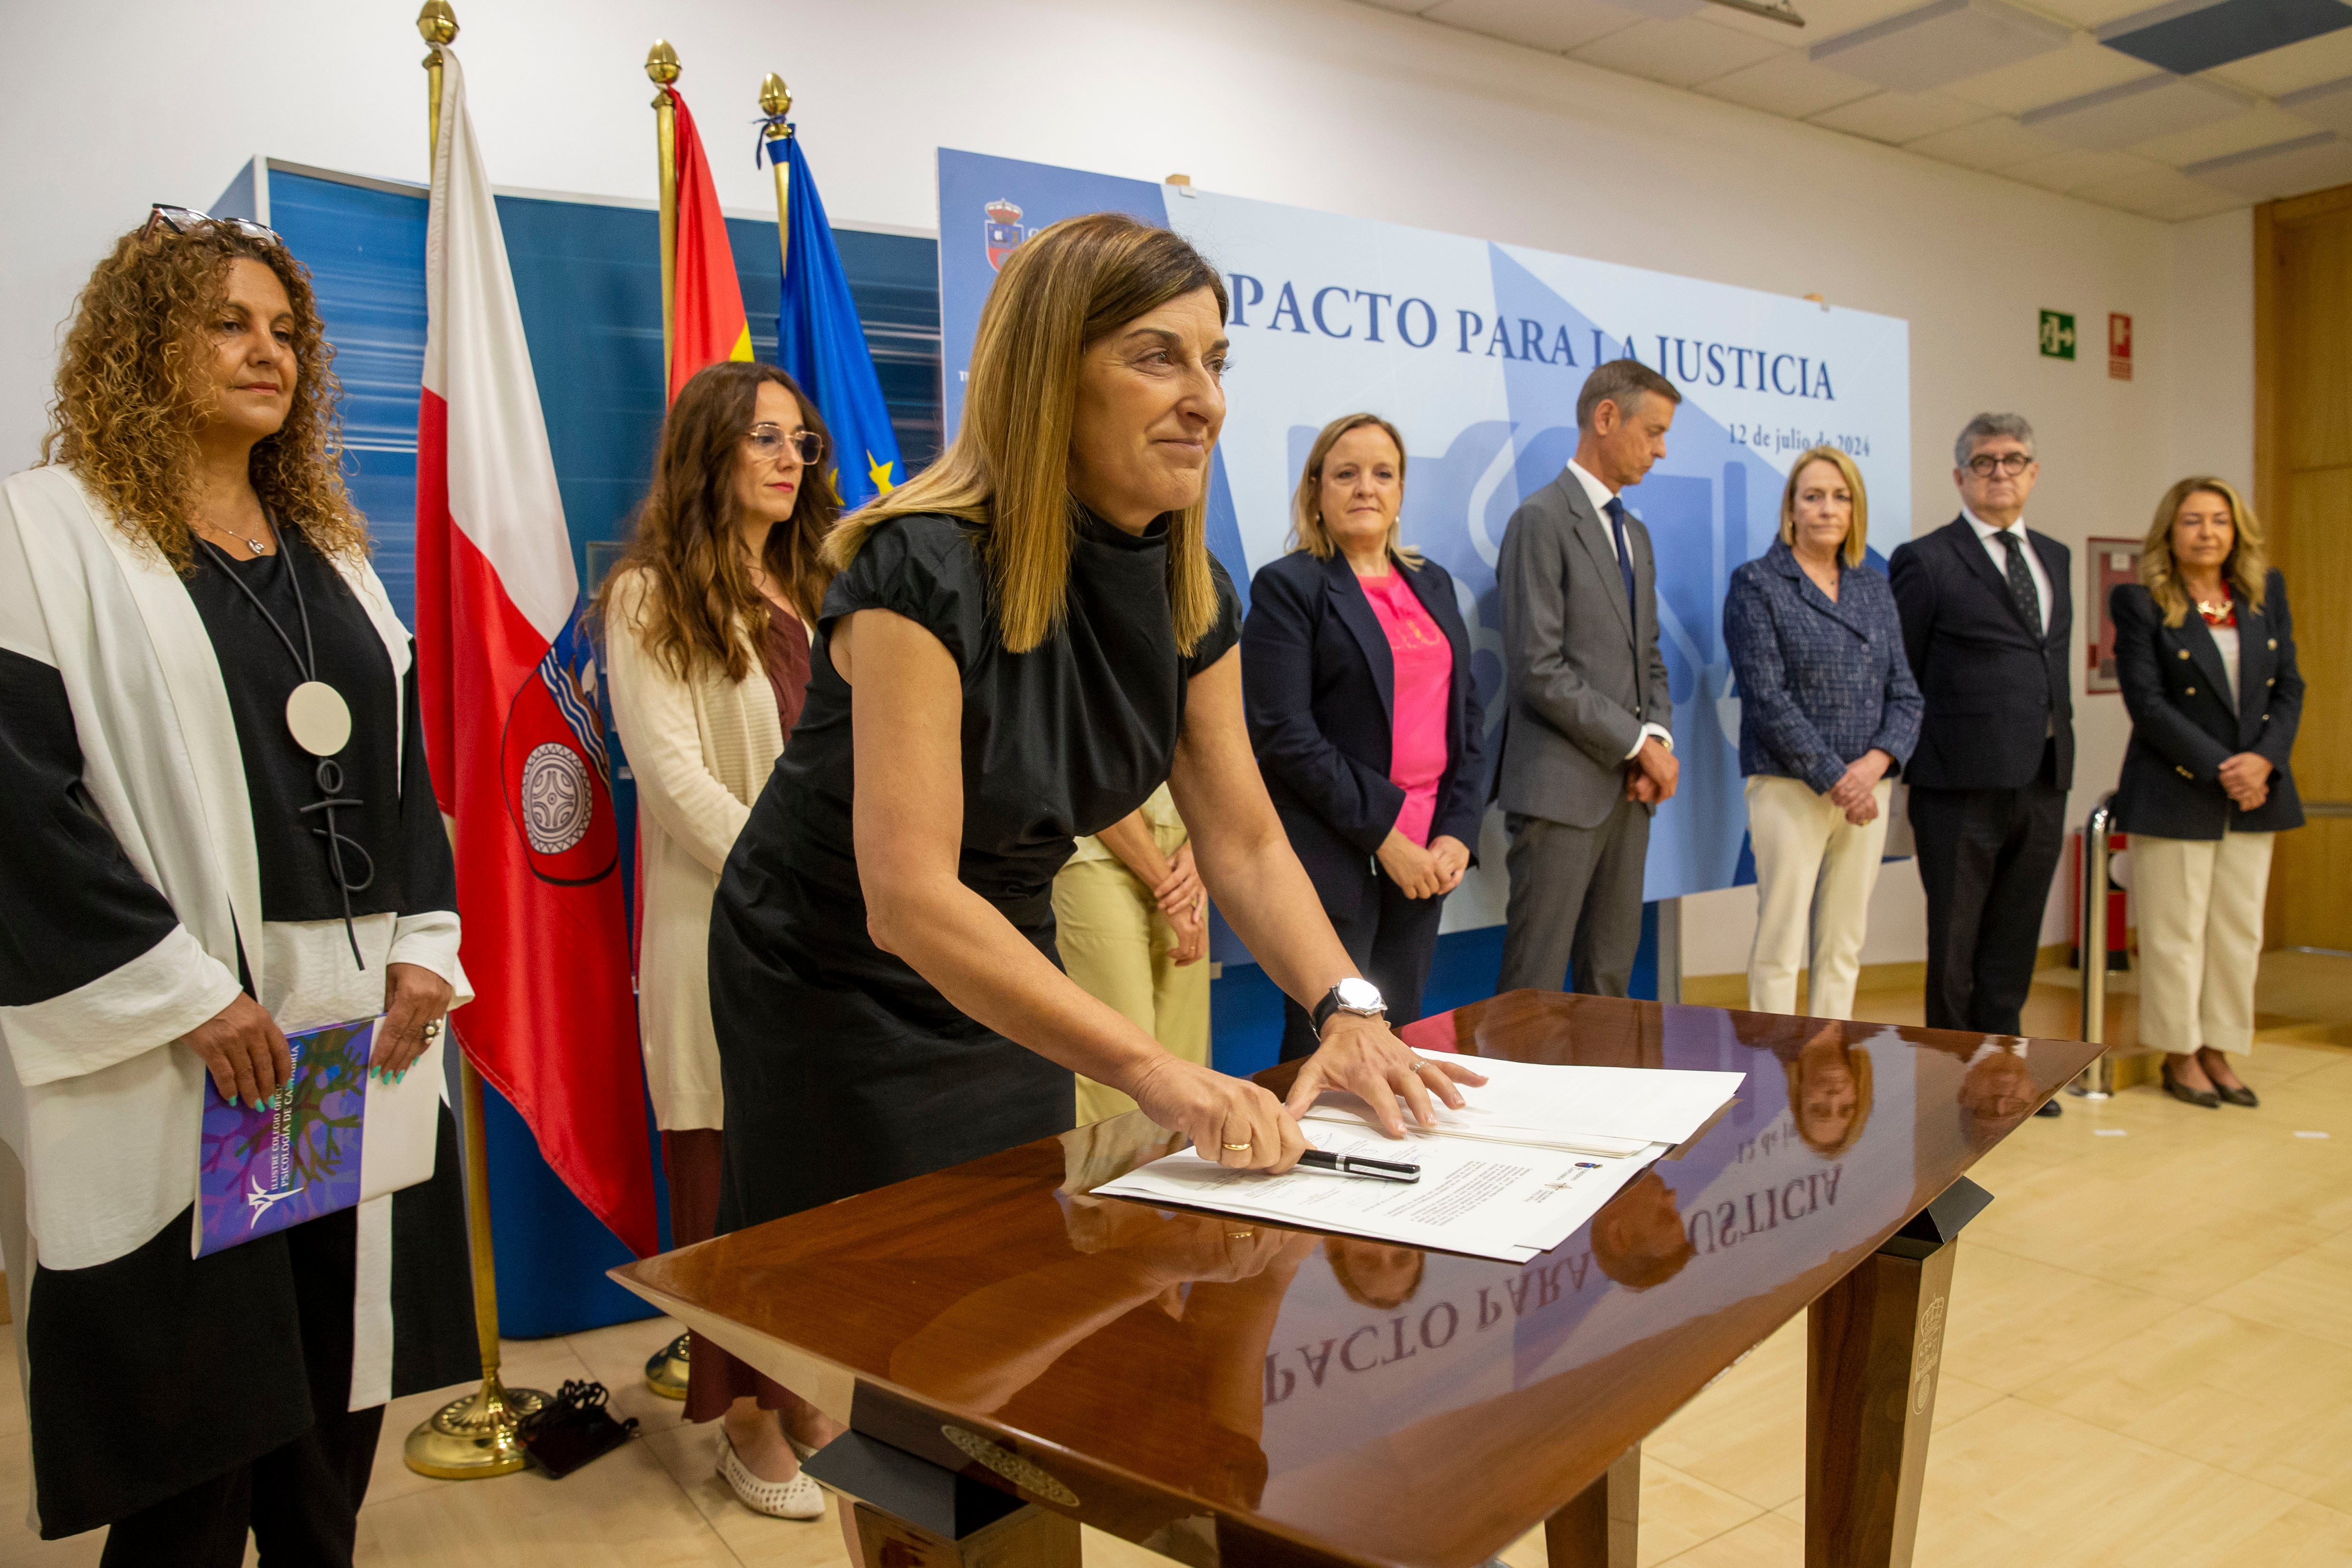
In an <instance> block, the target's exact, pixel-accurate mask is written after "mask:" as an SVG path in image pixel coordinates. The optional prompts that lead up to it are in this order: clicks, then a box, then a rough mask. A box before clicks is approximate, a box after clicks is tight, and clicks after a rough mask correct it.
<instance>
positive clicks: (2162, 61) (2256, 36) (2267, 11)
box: [2099, 0, 2352, 76]
mask: <svg viewBox="0 0 2352 1568" xmlns="http://www.w3.org/2000/svg"><path fill="white" fill-rule="evenodd" d="M2347 27H2352V6H2347V5H2342V4H2340V3H2339V0H2169V3H2168V4H2166V5H2158V6H2157V7H2156V8H2154V9H2153V10H2148V11H2143V12H2140V13H2139V14H2138V15H2137V16H2124V17H2120V18H2118V19H2116V21H2113V22H2109V23H2108V24H2107V25H2106V26H2103V27H2101V28H2100V29H2099V42H2101V43H2103V44H2105V46H2106V47H2109V48H2111V49H2116V50H2119V51H2121V52H2122V53H2124V54H2126V55H2129V56H2131V57H2132V58H2134V59H2140V60H2146V61H2147V63H2148V64H2149V65H2152V66H2155V67H2157V68H2159V69H2162V70H2168V71H2172V72H2174V73H2176V74H2178V75H2180V76H2189V75H2191V74H2193V73H2194V72H2197V71H2201V70H2210V69H2211V68H2213V67H2215V66H2222V65H2228V64H2229V63H2230V62H2231V60H2242V59H2244V58H2247V57H2248V56H2249V55H2259V54H2266V53H2268V52H2269V51H2270V50H2272V49H2281V48H2285V47H2288V46H2289V45H2291V44H2299V43H2302V42H2303V41H2305V39H2308V38H2316V37H2324V36H2326V34H2329V33H2335V32H2340V31H2342V30H2343V29H2345V28H2347Z"/></svg>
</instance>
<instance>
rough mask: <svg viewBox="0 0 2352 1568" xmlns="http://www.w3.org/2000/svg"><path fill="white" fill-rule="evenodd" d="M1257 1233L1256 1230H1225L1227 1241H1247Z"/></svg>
mask: <svg viewBox="0 0 2352 1568" xmlns="http://www.w3.org/2000/svg"><path fill="white" fill-rule="evenodd" d="M1256 1234H1257V1232H1255V1231H1254V1230H1229V1231H1227V1232H1225V1239H1226V1240H1227V1241H1247V1240H1248V1239H1249V1238H1250V1237H1254V1236H1255V1235H1256Z"/></svg>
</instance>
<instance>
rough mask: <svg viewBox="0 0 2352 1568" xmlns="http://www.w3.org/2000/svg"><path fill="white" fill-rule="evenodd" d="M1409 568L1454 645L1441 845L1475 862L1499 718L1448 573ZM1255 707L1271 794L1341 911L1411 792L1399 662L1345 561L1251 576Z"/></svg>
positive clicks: (1276, 565) (1248, 671)
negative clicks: (1402, 766)
mask: <svg viewBox="0 0 2352 1568" xmlns="http://www.w3.org/2000/svg"><path fill="white" fill-rule="evenodd" d="M1397 570H1398V571H1400V572H1402V573H1403V574H1404V580H1405V582H1406V583H1407V584H1410V585H1411V586H1412V591H1413V595H1414V596H1415V597H1417V598H1419V599H1420V600H1421V603H1422V606H1423V608H1424V609H1426V610H1427V611H1428V612H1429V615H1430V618H1431V619H1432V620H1433V621H1435V622H1436V623H1437V626H1438V629H1439V630H1441V631H1443V632H1444V634H1445V640H1446V641H1447V642H1448V643H1450V644H1452V645H1453V647H1454V689H1453V695H1452V698H1451V700H1450V701H1449V702H1448V704H1447V707H1446V715H1445V746H1446V759H1447V760H1446V768H1445V776H1444V778H1443V779H1441V780H1440V781H1439V782H1438V786H1437V809H1436V812H1435V814H1434V815H1433V816H1432V817H1431V819H1430V827H1429V832H1430V837H1433V838H1434V837H1437V836H1438V835H1440V834H1450V835H1452V836H1453V837H1455V838H1458V839H1460V840H1461V841H1462V843H1463V845H1464V846H1465V847H1467V848H1468V849H1469V850H1470V852H1471V856H1472V858H1473V860H1474V862H1475V858H1476V856H1477V849H1478V824H1479V821H1480V819H1481V818H1482V817H1484V816H1485V815H1486V752H1485V732H1486V714H1485V712H1484V710H1482V709H1481V708H1480V707H1479V704H1478V684H1477V681H1476V679H1475V677H1474V676H1473V674H1472V671H1471V668H1470V634H1469V632H1468V630H1467V628H1465V626H1463V624H1462V612H1461V610H1460V609H1459V608H1458V607H1457V606H1456V605H1455V604H1454V578H1453V577H1452V575H1451V574H1448V573H1447V572H1446V570H1445V568H1444V567H1443V566H1440V565H1439V564H1438V563H1436V562H1434V561H1426V562H1423V563H1422V565H1421V568H1420V569H1419V570H1418V571H1414V570H1411V569H1408V568H1406V567H1405V566H1403V565H1402V564H1399V565H1398V567H1397ZM1242 701H1243V705H1244V711H1245V712H1246V713H1247V715H1248V718H1249V733H1250V745H1251V747H1252V749H1254V750H1255V752H1257V765H1258V771H1259V772H1260V773H1263V774H1264V775H1265V788H1266V793H1267V794H1268V795H1272V796H1273V797H1274V808H1275V810H1276V811H1277V812H1278V813H1280V814H1281V816H1282V825H1283V826H1284V827H1285V828H1286V829H1287V830H1288V832H1289V834H1290V847H1292V848H1293V849H1294V850H1296V851H1297V855H1298V858H1299V862H1300V863H1301V864H1302V865H1304V866H1305V867H1306V868H1307V876H1308V877H1310V878H1312V879H1314V882H1315V886H1316V889H1317V890H1318V892H1321V893H1323V894H1324V895H1325V901H1326V902H1327V903H1328V902H1329V901H1330V895H1331V894H1332V893H1333V892H1336V891H1338V890H1339V889H1343V888H1348V889H1352V888H1356V887H1359V886H1360V884H1361V882H1362V880H1363V875H1364V861H1365V858H1366V857H1368V856H1370V855H1371V854H1372V853H1373V852H1374V851H1375V850H1377V849H1379V848H1380V847H1381V840H1382V839H1384V838H1386V837H1388V836H1389V829H1390V828H1391V827H1393V826H1396V816H1397V812H1398V810H1399V809H1400V808H1401V807H1402V806H1403V805H1404V791H1403V790H1402V789H1401V788H1399V787H1398V786H1397V785H1395V784H1391V783H1390V782H1389V762H1390V754H1391V753H1390V748H1391V742H1392V737H1393V733H1394V731H1393V728H1392V726H1393V724H1394V722H1395V711H1396V661H1395V658H1394V657H1393V656H1391V653H1390V652H1389V639H1388V637H1387V634H1385V633H1384V632H1382V631H1381V623H1380V619H1379V617H1378V616H1374V615H1373V614H1372V605H1371V601H1370V600H1369V599H1367V598H1365V597H1364V590H1363V588H1362V586H1361V585H1360V584H1358V583H1357V581H1356V574H1355V572H1354V571H1353V570H1352V569H1350V568H1349V565H1348V562H1347V558H1346V557H1345V556H1343V555H1340V554H1339V553H1338V552H1336V551H1335V552H1333V553H1332V554H1331V556H1330V557H1329V559H1328V560H1318V559H1316V557H1315V556H1313V555H1311V554H1309V553H1308V552H1306V551H1304V550H1297V551H1293V552H1290V553H1289V554H1287V555H1285V556H1284V557H1282V558H1281V559H1280V560H1278V561H1275V562H1271V563H1267V564H1266V565H1265V567H1263V568H1262V569H1260V571H1259V572H1258V574H1257V575H1256V576H1255V578H1253V579H1252V580H1251V582H1250V611H1249V617H1248V619H1246V620H1244V622H1243V623H1242Z"/></svg>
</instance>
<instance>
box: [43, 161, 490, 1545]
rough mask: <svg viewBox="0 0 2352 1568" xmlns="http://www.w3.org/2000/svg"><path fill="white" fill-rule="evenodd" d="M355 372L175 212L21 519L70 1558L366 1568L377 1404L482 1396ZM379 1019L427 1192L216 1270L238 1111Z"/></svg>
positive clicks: (400, 643)
mask: <svg viewBox="0 0 2352 1568" xmlns="http://www.w3.org/2000/svg"><path fill="white" fill-rule="evenodd" d="M330 357H331V350H330V349H329V347H328V345H327V342H326V341H325V338H324V336H323V333H322V331H321V328H320V321H319V315H318V310H317V308H316V305H315V303H314V302H313V300H312V298H311V294H310V283H309V279H308V275H307V274H306V273H305V271H304V270H303V268H302V267H301V265H300V264H299V262H297V261H296V260H295V259H294V258H292V257H291V256H289V254H288V253H287V251H286V248H285V247H284V246H283V245H282V244H281V243H280V242H279V241H278V237H276V236H275V235H273V234H271V233H270V232H269V231H268V230H267V229H264V228H260V227H259V226H256V225H252V224H247V223H243V222H241V221H230V220H224V221H215V220H213V219H210V218H207V217H205V216H204V215H202V214H198V213H190V212H186V211H184V210H183V209H178V208H167V207H159V208H157V209H156V210H155V211H154V213H153V214H152V216H151V217H150V218H149V220H148V222H147V225H146V226H144V227H142V228H141V229H140V230H138V231H137V232H136V233H133V234H130V235H126V236H124V237H123V238H122V239H121V240H120V241H119V242H118V243H117V244H116V245H115V247H114V249H113V252H112V254H110V256H108V258H106V259H105V260H104V261H102V262H100V264H99V267H98V269H97V271H96V272H94V273H93V274H92V275H91V277H90V279H89V284H88V286H87V287H86V288H85V289H83V291H82V295H81V299H80V300H79V305H78V307H77V309H76V312H75V316H74V319H73V321H72V324H71V327H70V330H69V331H68V333H67V337H66V342H65V352H64V355H63V358H62V361H61V363H59V365H58V377H57V397H56V401H55V402H54V404H53V405H51V427H50V431H49V435H48V439H47V443H46V446H45V448H44V459H45V460H44V462H43V463H42V465H41V466H40V467H37V468H32V469H29V470H27V471H26V472H24V473H20V474H17V475H16V476H14V477H13V478H11V479H8V480H6V481H5V484H0V799H5V801H6V803H7V804H6V807H5V811H6V816H5V824H6V833H7V838H8V846H9V847H8V853H7V855H6V856H5V858H0V1046H5V1050H6V1057H7V1063H6V1066H7V1070H5V1071H0V1139H5V1145H6V1152H5V1154H0V1241H5V1245H6V1252H7V1270H8V1285H9V1290H10V1295H11V1298H12V1300H11V1303H10V1305H11V1307H12V1308H13V1310H14V1312H15V1315H16V1324H17V1334H18V1336H19V1338H18V1343H19V1347H20V1353H21V1356H22V1360H23V1366H24V1369H25V1373H26V1387H25V1394H26V1406H27V1409H28V1413H29V1416H30V1424H31V1428H32V1449H33V1482H34V1493H35V1508H36V1511H37V1517H38V1520H39V1522H40V1529H41V1533H42V1535H43V1536H45V1537H51V1538H54V1537H58V1536H63V1535H70V1534H74V1533H76V1532H79V1531H87V1530H92V1529H96V1528H98V1527H100V1526H108V1527H110V1529H109V1533H108V1538H107V1543H106V1548H105V1552H104V1557H103V1562H104V1563H107V1564H109V1565H110V1568H118V1565H123V1564H145V1563H157V1564H162V1563H172V1564H194V1565H205V1568H208V1565H211V1564H215V1563H218V1564H223V1565H230V1564H235V1563H240V1562H242V1561H243V1559H244V1554H245V1550H246V1539H247V1534H248V1532H249V1533H250V1534H252V1535H253V1536H254V1537H256V1538H257V1540H258V1542H259V1544H260V1549H261V1552H262V1554H263V1556H264V1558H265V1559H271V1560H283V1561H288V1562H302V1563H320V1564H347V1563H350V1562H351V1560H352V1539H353V1535H354V1533H355V1531H356V1528H357V1510H358V1508H359V1504H360V1500H361V1498H362V1496H363V1494H364V1493H365V1491H366V1488H367V1480H368V1473H369V1469H370V1467H371V1465H372V1464H373V1459H374V1456H375V1447H376V1437H377V1433H378V1429H379V1427H380V1426H381V1425H382V1422H383V1405H384V1402H385V1401H386V1400H387V1399H388V1398H391V1397H393V1396H394V1395H396V1394H405V1393H410V1392H416V1391H421V1390H424V1389H428V1388H435V1387H439V1386H442V1385H445V1384H451V1383H454V1382H457V1381H460V1380H462V1379H466V1378H469V1377H472V1376H475V1375H477V1374H478V1372H479V1363H478V1358H477V1357H476V1356H475V1355H474V1353H473V1351H474V1340H473V1327H472V1321H471V1319H472V1310H471V1309H472V1303H471V1301H470V1300H469V1297H468V1292H467V1271H466V1266H465V1261H464V1248H465V1228H464V1227H465V1218H464V1205H463V1200H462V1196H461V1194H460V1192H459V1188H458V1184H457V1170H456V1166H457V1156H456V1138H455V1131H454V1124H453V1122H452V1121H451V1119H450V1117H449V1114H448V1110H447V1107H446V1104H445V1103H443V1100H442V1096H441V1091H440V1088H439V1080H440V1077H441V1075H440V1070H439V1062H440V1050H439V1039H440V1035H441V1032H442V1016H443V1015H444V1014H445V1013H446V1012H447V1010H448V1009H449V1007H450V1006H451V1005H454V1004H456V1003H459V1002H462V1001H464V1000H466V999H467V996H468V995H469V994H470V993H469V992H468V990H467V985H466V983H465V976H464V972H463V971H462V970H461V969H460V968H459V966H458V963H457V935H458V932H457V914H456V913H455V910H456V908H457V900H456V887H455V878H454V876H453V874H452V871H451V867H450V860H449V847H448V844H447V841H446V838H445V837H444V836H443V832H442V827H441V822H440V816H439V813H438V812H437V810H436V807H435V805H434V800H433V792H432V788H431V784H430V781H429V779H428V778H427V776H426V774H425V754H424V748H423V743H422V741H421V739H420V737H419V733H418V725H417V709H416V690H415V682H414V680H413V679H412V676H411V648H410V642H409V637H408V634H407V632H406V631H405V630H404V628H403V627H402V626H401V625H400V623H399V621H398V620H397V619H396V618H395V617H394V615H393V612H392V606H391V605H390V603H389V602H388V601H387V600H386V598H385V596H384V591H383V584H381V583H379V582H378V581H377V579H376V575H375V573H374V572H373V569H371V567H370V566H369V564H368V540H367V532H366V530H365V528H364V526H363V525H362V522H361V521H360V519H359V517H358V516H357V515H356V514H355V513H354V512H353V510H352V505H351V501H350V499H349V498H348V497H347V496H346V495H345V493H344V490H343V486H342V481H341V475H340V472H339V469H338V457H339V450H340V448H339V442H338V437H337V417H336V399H337V395H338V394H337V387H336V384H335V382H334V378H333V376H332V374H331V373H330V371H329V369H328V363H329V360H330ZM379 1015H381V1018H380V1021H379V1022H378V1023H377V1024H376V1026H375V1030H374V1035H373V1047H372V1051H371V1054H370V1055H369V1056H368V1058H366V1062H365V1072H364V1075H363V1081H364V1093H365V1096H366V1124H367V1125H368V1126H369V1127H370V1128H371V1129H383V1130H385V1131H389V1130H390V1129H391V1127H392V1126H393V1125H394V1123H397V1122H399V1121H408V1123H409V1125H411V1126H415V1127H417V1128H419V1129H420V1130H422V1129H431V1130H432V1131H433V1133H434V1134H435V1135H436V1137H437V1143H436V1158H435V1163H434V1174H433V1175H432V1177H431V1178H429V1179H427V1180H426V1181H425V1182H423V1183H421V1184H414V1185H410V1186H408V1187H406V1188H405V1189H404V1190H402V1191H399V1192H397V1193H392V1192H385V1193H383V1194H381V1195H373V1196H369V1195H365V1194H369V1193H373V1191H374V1189H375V1188H376V1187H378V1186H383V1187H387V1188H388V1187H390V1186H391V1185H393V1184H394V1179H391V1178H387V1177H385V1176H384V1175H383V1172H382V1169H381V1166H380V1165H378V1164H372V1166H371V1168H370V1169H369V1171H368V1172H367V1173H365V1174H363V1177H362V1185H363V1201H362V1202H361V1203H360V1204H359V1205H358V1206H356V1207H347V1208H343V1209H341V1210H339V1211H337V1212H334V1213H331V1214H326V1215H320V1216H318V1217H315V1218H311V1219H309V1220H305V1221H303V1222H300V1223H298V1224H294V1225H291V1226H287V1227H286V1228H284V1229H281V1230H278V1231H277V1232H274V1233H272V1234H269V1235H266V1236H262V1237H257V1238H255V1239H250V1240H247V1241H244V1242H242V1243H240V1244H238V1245H236V1246H232V1247H226V1249H224V1250H220V1251H216V1252H211V1253H208V1254H206V1255H205V1256H202V1257H194V1256H192V1254H193V1253H194V1250H195V1246H194V1242H195V1239H196V1237H197V1236H198V1235H199V1234H200V1233H199V1232H198V1230H197V1221H196V1215H195V1209H196V1197H197V1151H198V1147H199V1137H200V1128H201V1126H202V1124H203V1121H204V1118H205V1103H206V1096H205V1082H206V1080H207V1079H210V1081H211V1083H212V1085H213V1086H214V1088H215V1089H216V1090H217V1092H218V1095H219V1096H220V1098H221V1099H222V1100H227V1101H230V1102H232V1103H242V1104H244V1105H246V1106H249V1107H253V1108H255V1109H277V1108H278V1107H282V1106H285V1105H287V1104H289V1090H291V1089H293V1088H294V1077H295V1071H294V1068H295V1064H294V1061H293V1059H292V1055H291V1053H290V1051H289V1047H288V1042H287V1037H288V1035H289V1034H290V1033H299V1032H301V1031H303V1030H305V1029H310V1028H314V1027H318V1026H323V1025H329V1024H334V1023H339V1022H347V1021H352V1020H361V1019H374V1018H377V1017H378V1016H379ZM418 1067H422V1068H424V1069H425V1070H424V1071H423V1072H422V1073H420V1074H417V1077H418V1083H417V1085H416V1087H415V1088H414V1089H408V1088H405V1087H399V1086H401V1085H402V1084H403V1080H404V1079H406V1078H407V1077H408V1076H409V1075H410V1073H411V1070H412V1068H418ZM366 1149H367V1152H368V1154H369V1155H370V1156H371V1159H372V1161H373V1160H374V1159H375V1158H376V1157H377V1154H378V1149H379V1144H378V1142H377V1139H376V1137H375V1136H374V1135H373V1134H372V1135H371V1137H370V1139H369V1142H368V1143H367V1145H366Z"/></svg>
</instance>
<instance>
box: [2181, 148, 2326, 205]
mask: <svg viewBox="0 0 2352 1568" xmlns="http://www.w3.org/2000/svg"><path fill="white" fill-rule="evenodd" d="M2181 173H2182V174H2188V175H2189V176H2190V177H2192V178H2194V179H2198V180H2201V181H2203V182H2205V183H2206V184H2211V185H2220V186H2221V188H2222V189H2224V190H2231V191H2235V192H2237V193H2238V194H2239V195H2242V196H2249V197H2252V199H2253V200H2255V201H2269V200H2271V199H2273V198H2274V197H2278V196H2299V195H2303V194H2304V193H2305V191H2319V190H2326V188H2327V187H2328V186H2330V185H2341V184H2352V142H2347V141H2346V140H2344V138H2342V137H2340V136H2337V135H2334V134H2332V133H2331V132H2326V131H2322V132H2315V134H2313V135H2310V136H2304V137H2298V138H2296V139H2295V140H2294V141H2292V142H2281V143H2279V144H2278V145H2276V146H2273V147H2258V148H2254V149H2252V151H2250V152H2245V153H2231V154H2230V156H2228V157H2226V158H2215V159H2211V160H2210V161H2208V162H2206V163H2191V164H2189V166H2188V167H2187V168H2185V169H2183V170H2182V171H2181Z"/></svg>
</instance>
